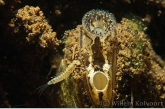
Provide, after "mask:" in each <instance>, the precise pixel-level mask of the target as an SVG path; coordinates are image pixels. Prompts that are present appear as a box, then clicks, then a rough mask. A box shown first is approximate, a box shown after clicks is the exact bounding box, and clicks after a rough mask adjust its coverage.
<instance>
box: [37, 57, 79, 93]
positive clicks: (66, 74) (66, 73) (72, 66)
mask: <svg viewBox="0 0 165 109" xmlns="http://www.w3.org/2000/svg"><path fill="white" fill-rule="evenodd" d="M78 65H80V62H79V61H78V60H74V61H73V62H72V63H71V64H70V65H69V66H68V67H67V68H66V70H65V71H64V72H63V73H60V74H59V75H58V76H56V77H54V78H53V79H51V80H50V81H48V82H47V83H46V84H44V85H42V86H40V87H39V88H37V90H38V89H39V91H38V94H40V95H41V94H42V92H43V91H44V89H46V88H47V87H48V86H49V85H52V84H56V83H58V82H60V81H62V80H64V79H66V78H68V77H69V75H70V74H71V73H72V72H73V71H74V69H75V68H76V67H77V66H78Z"/></svg>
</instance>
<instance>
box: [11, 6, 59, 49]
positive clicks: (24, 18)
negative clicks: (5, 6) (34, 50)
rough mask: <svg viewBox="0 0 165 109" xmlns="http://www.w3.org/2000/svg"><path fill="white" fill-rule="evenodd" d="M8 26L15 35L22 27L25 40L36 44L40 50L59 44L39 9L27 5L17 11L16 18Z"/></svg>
mask: <svg viewBox="0 0 165 109" xmlns="http://www.w3.org/2000/svg"><path fill="white" fill-rule="evenodd" d="M9 25H10V26H11V27H13V28H14V32H15V33H17V32H19V31H20V28H21V27H22V26H23V28H24V29H25V31H26V32H27V33H28V35H27V37H26V40H27V41H28V42H30V43H32V44H34V43H37V44H39V45H40V46H41V47H42V48H47V47H51V48H56V47H57V46H58V45H59V43H60V41H59V40H58V39H57V38H56V32H53V30H52V28H51V26H50V25H49V24H48V22H47V21H46V19H45V17H44V15H43V12H42V11H40V8H39V7H36V8H35V7H32V6H28V5H27V6H25V7H24V8H22V9H19V10H18V13H17V14H16V18H13V19H12V20H11V22H10V24H9Z"/></svg>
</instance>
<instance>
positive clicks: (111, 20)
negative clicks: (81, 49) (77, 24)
mask: <svg viewBox="0 0 165 109" xmlns="http://www.w3.org/2000/svg"><path fill="white" fill-rule="evenodd" d="M82 25H83V26H84V28H85V29H86V30H87V32H89V33H90V34H93V35H96V36H105V35H109V34H110V32H111V31H112V30H113V29H114V27H115V25H116V20H115V17H114V15H113V14H112V13H109V12H107V11H103V10H91V11H89V12H87V13H86V14H85V15H84V17H83V19H82Z"/></svg>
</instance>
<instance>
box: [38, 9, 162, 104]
mask: <svg viewBox="0 0 165 109" xmlns="http://www.w3.org/2000/svg"><path fill="white" fill-rule="evenodd" d="M97 11H98V12H99V13H100V12H104V11H100V10H92V11H89V12H88V13H87V15H84V17H83V20H82V22H84V20H86V19H85V18H86V17H89V16H88V14H89V13H91V12H92V13H94V14H93V15H94V16H95V18H96V16H97V17H99V20H100V21H104V20H103V19H104V16H102V15H101V16H100V14H98V15H97V14H95V13H97ZM106 14H108V13H104V15H106ZM110 15H112V14H110ZM90 18H93V17H91V16H90V17H89V19H87V21H90V20H91V19H90ZM113 19H115V18H113ZM92 20H93V19H92ZM107 21H108V20H107ZM114 21H115V20H114ZM110 22H112V21H110ZM85 23H87V22H85ZM85 23H82V25H78V26H77V28H76V29H74V30H70V31H66V32H65V35H64V39H65V40H64V43H65V48H64V49H63V51H64V59H62V61H61V64H60V67H59V70H58V71H57V73H60V75H63V73H61V72H69V73H71V76H69V77H68V78H65V80H64V81H62V82H61V85H60V86H61V89H60V90H61V91H60V96H59V97H60V104H61V106H62V107H163V106H164V105H165V104H162V103H164V102H165V97H164V95H165V90H163V89H164V84H165V75H164V74H165V71H164V65H165V64H164V62H163V61H161V59H160V57H159V56H157V55H156V54H155V52H154V51H153V49H152V46H151V44H150V41H149V39H148V38H147V35H146V34H145V32H144V28H145V27H143V24H142V22H141V21H138V20H136V19H126V18H123V19H122V21H121V23H116V22H114V23H112V24H115V25H113V26H111V27H113V28H111V29H112V31H110V30H111V29H110V30H109V29H108V30H109V31H110V32H109V34H106V32H105V31H104V32H101V31H102V30H106V29H104V28H105V26H102V25H101V26H98V27H97V26H96V28H93V27H91V28H92V29H94V30H93V31H95V32H91V29H89V26H90V25H92V22H90V24H89V25H87V24H85ZM99 23H101V24H102V22H97V25H100V24H99ZM110 24H111V23H110ZM92 26H95V25H92ZM95 29H96V30H95ZM108 30H106V31H108ZM96 31H99V32H96ZM64 61H65V62H64ZM75 61H78V62H80V64H78V66H75V67H74V69H72V70H68V69H70V66H71V65H73V64H74V62H75ZM60 75H59V76H60ZM59 76H57V77H55V78H53V79H57V78H58V77H59ZM53 79H52V80H53ZM52 80H50V81H52ZM58 82H59V81H58ZM133 86H136V87H133ZM44 89H45V85H44V87H42V88H41V90H40V92H42V91H43V90H44ZM144 96H145V97H144ZM121 101H122V102H126V103H128V102H129V104H128V105H122V104H120V103H119V104H117V102H121ZM137 101H140V102H142V101H145V102H150V101H153V102H155V101H156V102H162V103H161V105H156V106H153V105H142V106H139V105H137V103H136V102H137Z"/></svg>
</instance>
